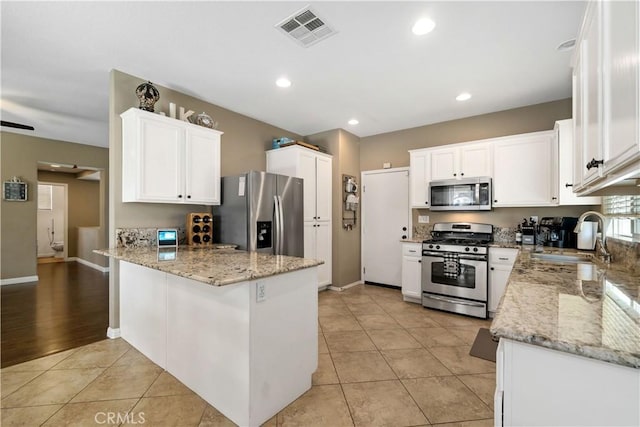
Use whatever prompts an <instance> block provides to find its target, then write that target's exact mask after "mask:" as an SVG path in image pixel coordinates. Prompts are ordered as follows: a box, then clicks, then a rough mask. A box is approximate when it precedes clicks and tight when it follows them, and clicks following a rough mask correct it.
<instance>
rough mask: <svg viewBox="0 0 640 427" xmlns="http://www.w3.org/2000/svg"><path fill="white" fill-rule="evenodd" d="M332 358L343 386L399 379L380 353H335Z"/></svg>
mask: <svg viewBox="0 0 640 427" xmlns="http://www.w3.org/2000/svg"><path fill="white" fill-rule="evenodd" d="M331 356H332V358H333V365H334V366H335V368H336V372H337V373H338V378H339V379H340V383H342V384H345V383H355V382H364V381H382V380H395V379H396V378H397V377H396V375H395V374H394V373H393V371H392V370H391V368H390V367H389V365H388V364H387V362H386V361H385V360H384V358H383V357H382V355H381V354H380V353H379V352H378V351H361V352H353V353H333V354H332V355H331Z"/></svg>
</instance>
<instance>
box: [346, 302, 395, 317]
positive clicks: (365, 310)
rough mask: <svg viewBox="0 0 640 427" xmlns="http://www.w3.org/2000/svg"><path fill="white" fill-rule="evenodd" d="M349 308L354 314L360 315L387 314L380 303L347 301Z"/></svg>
mask: <svg viewBox="0 0 640 427" xmlns="http://www.w3.org/2000/svg"><path fill="white" fill-rule="evenodd" d="M347 308H348V309H349V311H350V312H351V314H353V315H354V316H360V315H363V314H386V313H385V311H384V310H383V309H382V307H380V306H379V305H378V304H371V303H347Z"/></svg>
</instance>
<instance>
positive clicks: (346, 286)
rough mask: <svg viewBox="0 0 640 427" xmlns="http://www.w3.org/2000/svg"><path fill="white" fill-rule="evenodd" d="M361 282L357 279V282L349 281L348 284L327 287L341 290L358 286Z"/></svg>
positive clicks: (332, 289)
mask: <svg viewBox="0 0 640 427" xmlns="http://www.w3.org/2000/svg"><path fill="white" fill-rule="evenodd" d="M361 284H362V282H361V281H359V280H358V281H357V282H353V283H349V284H348V285H344V286H329V287H328V288H327V289H329V290H330V291H338V292H342V291H346V290H347V289H349V288H353V287H354V286H358V285H361Z"/></svg>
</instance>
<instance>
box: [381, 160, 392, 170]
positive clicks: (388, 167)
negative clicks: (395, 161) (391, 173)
mask: <svg viewBox="0 0 640 427" xmlns="http://www.w3.org/2000/svg"><path fill="white" fill-rule="evenodd" d="M390 168H391V163H389V162H385V163H383V164H382V169H390Z"/></svg>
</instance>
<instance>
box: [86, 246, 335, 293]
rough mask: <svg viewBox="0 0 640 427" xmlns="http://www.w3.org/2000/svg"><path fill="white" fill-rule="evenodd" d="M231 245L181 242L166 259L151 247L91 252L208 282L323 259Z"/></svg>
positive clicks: (284, 270) (238, 279)
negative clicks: (252, 249)
mask: <svg viewBox="0 0 640 427" xmlns="http://www.w3.org/2000/svg"><path fill="white" fill-rule="evenodd" d="M234 248H235V245H216V246H212V247H190V246H182V247H179V248H178V250H177V252H176V253H175V259H167V260H159V259H158V255H159V254H158V250H157V249H156V248H155V247H143V248H116V249H99V250H95V251H94V252H95V253H98V254H100V255H105V256H108V257H113V258H115V259H118V260H121V261H127V262H130V263H133V264H138V265H142V266H144V267H148V268H152V269H154V270H160V271H163V272H165V273H171V274H175V275H176V276H182V277H186V278H189V279H193V280H197V281H199V282H202V283H206V284H208V285H212V286H224V285H230V284H233V283H238V282H244V281H247V280H255V279H259V278H261V277H268V276H275V275H277V274H283V273H287V272H290V271H296V270H301V269H303V268H310V267H315V266H317V265H320V264H322V263H323V262H322V261H319V260H315V259H308V258H298V257H292V256H284V255H271V254H265V253H258V252H246V251H239V250H235V249H234ZM169 258H171V256H170V257H169Z"/></svg>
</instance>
